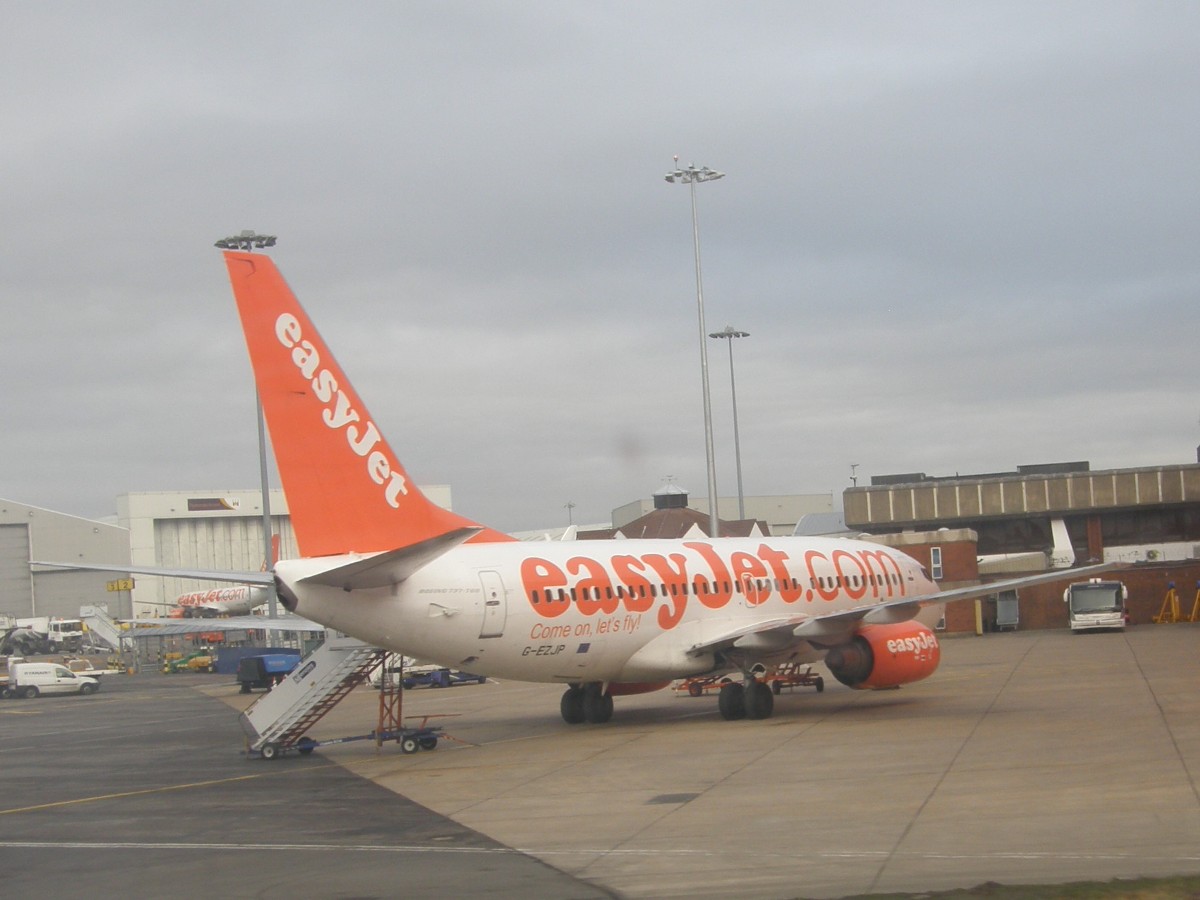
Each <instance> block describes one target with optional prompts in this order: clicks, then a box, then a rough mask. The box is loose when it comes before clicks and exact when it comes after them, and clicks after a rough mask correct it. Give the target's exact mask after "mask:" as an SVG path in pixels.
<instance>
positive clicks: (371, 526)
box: [224, 251, 512, 556]
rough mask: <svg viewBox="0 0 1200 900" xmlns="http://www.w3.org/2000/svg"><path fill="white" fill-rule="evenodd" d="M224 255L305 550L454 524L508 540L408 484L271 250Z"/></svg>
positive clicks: (380, 543)
mask: <svg viewBox="0 0 1200 900" xmlns="http://www.w3.org/2000/svg"><path fill="white" fill-rule="evenodd" d="M224 255H225V263H226V265H227V266H228V268H229V280H230V282H231V283H232V285H233V294H234V297H235V299H236V300H237V306H238V313H239V315H240V316H241V320H242V329H243V331H244V332H245V336H246V346H247V349H248V350H249V351H250V362H251V365H252V366H253V368H254V379H255V383H256V384H257V385H258V392H259V398H260V399H261V400H262V404H263V412H264V414H265V415H266V419H267V426H268V428H269V429H270V433H271V443H272V445H273V447H274V451H275V461H276V463H277V465H278V468H279V476H280V478H281V479H282V481H283V490H284V493H285V494H286V495H287V501H288V509H289V513H290V515H291V520H292V527H293V529H294V530H295V533H296V542H297V544H298V545H299V548H300V552H301V553H302V554H303V555H304V556H330V555H334V554H342V553H373V552H380V551H387V550H394V549H396V548H399V547H408V546H411V545H413V544H418V543H421V542H422V541H427V540H430V539H432V538H436V537H440V536H441V535H445V534H448V533H450V532H454V531H458V530H459V529H463V528H471V529H476V530H477V531H478V533H477V534H476V535H475V537H474V538H472V540H477V541H478V540H512V538H509V537H508V536H507V535H503V534H501V533H499V532H496V531H493V530H491V529H486V528H482V527H481V526H479V525H477V524H476V523H475V522H471V521H470V520H468V519H465V518H463V517H462V516H459V515H456V514H454V513H452V512H449V511H448V510H445V509H443V508H442V507H440V506H438V505H437V504H435V503H433V502H431V501H430V500H429V499H428V498H427V497H425V495H424V494H422V493H421V491H420V490H419V489H418V488H417V486H416V485H415V484H413V483H412V481H411V480H410V479H409V477H408V473H407V472H406V471H405V469H404V467H403V466H402V465H401V464H400V461H399V459H398V458H397V457H396V455H395V453H394V452H393V451H392V449H391V447H389V446H388V444H387V442H386V441H385V440H384V439H383V436H382V435H381V434H380V431H379V428H378V427H377V426H376V424H375V422H374V421H373V420H372V419H371V417H370V415H369V414H368V412H367V408H366V407H365V406H364V405H363V403H362V401H361V400H360V399H359V397H358V394H357V393H355V391H354V388H353V387H352V386H351V384H350V381H349V379H348V378H346V375H345V373H344V372H343V371H342V369H341V367H340V366H339V365H338V363H337V361H336V360H335V359H334V358H333V354H332V353H330V352H329V348H328V347H327V346H326V345H325V342H324V341H323V340H322V338H321V336H320V335H319V334H318V333H317V329H316V328H315V327H314V326H313V324H312V322H311V321H310V320H309V318H308V315H307V314H306V313H305V312H304V309H303V308H302V307H301V306H300V303H299V301H298V300H297V299H296V297H295V295H294V294H293V293H292V291H291V289H290V288H289V287H288V285H287V282H285V281H284V279H283V276H282V275H281V274H280V272H279V270H278V269H277V268H276V267H275V264H274V262H272V260H271V258H270V257H268V256H265V255H262V254H258V253H244V252H239V251H226V252H225V254H224Z"/></svg>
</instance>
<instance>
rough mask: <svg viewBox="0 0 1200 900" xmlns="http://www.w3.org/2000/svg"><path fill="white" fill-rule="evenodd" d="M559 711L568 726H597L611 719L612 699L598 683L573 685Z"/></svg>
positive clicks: (564, 697)
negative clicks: (584, 724) (588, 724)
mask: <svg viewBox="0 0 1200 900" xmlns="http://www.w3.org/2000/svg"><path fill="white" fill-rule="evenodd" d="M768 693H769V692H768ZM559 709H560V711H561V712H562V717H563V721H564V722H566V723H567V724H568V725H579V724H580V723H582V722H589V723H591V724H593V725H599V724H602V723H604V722H607V721H608V720H609V719H611V718H612V714H613V698H612V694H610V693H609V692H608V691H606V690H605V689H604V685H603V684H601V683H600V682H598V681H591V682H588V683H587V684H582V685H581V684H573V685H571V686H570V687H569V688H567V692H566V693H565V694H563V695H562V702H561V703H560V704H559Z"/></svg>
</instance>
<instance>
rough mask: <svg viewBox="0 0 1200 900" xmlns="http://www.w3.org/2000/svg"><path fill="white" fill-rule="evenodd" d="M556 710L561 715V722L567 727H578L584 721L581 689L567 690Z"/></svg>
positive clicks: (574, 687)
mask: <svg viewBox="0 0 1200 900" xmlns="http://www.w3.org/2000/svg"><path fill="white" fill-rule="evenodd" d="M558 710H559V712H560V713H562V717H563V721H564V722H566V723H567V724H568V725H579V724H582V723H583V722H584V721H585V720H584V716H583V689H582V688H580V687H578V686H572V687H569V688H567V690H566V692H565V693H564V694H563V695H562V700H561V701H560V702H559V704H558Z"/></svg>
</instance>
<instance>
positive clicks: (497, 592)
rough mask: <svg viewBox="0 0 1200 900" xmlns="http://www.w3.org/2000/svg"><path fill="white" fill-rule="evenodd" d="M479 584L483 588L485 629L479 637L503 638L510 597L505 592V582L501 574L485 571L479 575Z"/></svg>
mask: <svg viewBox="0 0 1200 900" xmlns="http://www.w3.org/2000/svg"><path fill="white" fill-rule="evenodd" d="M479 583H480V585H481V586H482V588H483V628H482V629H481V630H480V632H479V636H480V637H481V638H493V637H501V636H502V635H503V634H504V621H505V619H507V618H508V597H507V596H506V594H505V592H504V582H503V580H501V578H500V573H499V572H493V571H484V572H480V573H479Z"/></svg>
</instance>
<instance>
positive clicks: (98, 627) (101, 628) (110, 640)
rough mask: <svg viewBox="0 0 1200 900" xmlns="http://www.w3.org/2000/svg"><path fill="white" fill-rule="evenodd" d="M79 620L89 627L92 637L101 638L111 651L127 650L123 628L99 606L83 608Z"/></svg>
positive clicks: (80, 609)
mask: <svg viewBox="0 0 1200 900" xmlns="http://www.w3.org/2000/svg"><path fill="white" fill-rule="evenodd" d="M79 618H80V619H81V620H82V621H83V624H84V625H86V626H87V631H88V635H89V636H90V637H93V638H99V639H100V640H101V641H102V642H103V643H105V644H107V645H108V648H109V649H110V650H116V651H117V652H118V653H120V652H121V651H122V650H124V649H125V646H124V643H125V642H124V641H122V632H121V626H120V625H118V624H117V623H116V621H115V620H114V619H113V618H112V616H110V615H109V614H108V610H106V609H104V608H102V607H99V606H81V607H80V608H79ZM94 643H95V641H94V640H93V644H94Z"/></svg>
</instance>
